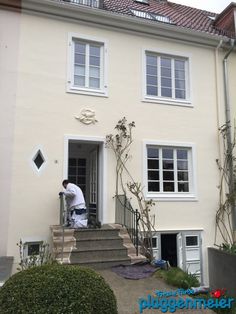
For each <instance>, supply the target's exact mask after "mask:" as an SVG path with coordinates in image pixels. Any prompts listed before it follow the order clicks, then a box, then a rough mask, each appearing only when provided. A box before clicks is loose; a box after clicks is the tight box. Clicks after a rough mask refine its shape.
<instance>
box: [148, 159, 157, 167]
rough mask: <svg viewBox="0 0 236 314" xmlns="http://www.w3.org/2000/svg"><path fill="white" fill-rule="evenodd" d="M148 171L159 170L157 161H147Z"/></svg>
mask: <svg viewBox="0 0 236 314" xmlns="http://www.w3.org/2000/svg"><path fill="white" fill-rule="evenodd" d="M148 169H159V160H152V159H148Z"/></svg>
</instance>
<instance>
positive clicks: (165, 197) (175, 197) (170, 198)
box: [146, 193, 198, 202]
mask: <svg viewBox="0 0 236 314" xmlns="http://www.w3.org/2000/svg"><path fill="white" fill-rule="evenodd" d="M146 199H152V200H153V201H164V202H176V201H180V202H196V201H198V199H197V196H196V195H194V194H184V195H183V194H181V195H179V194H168V193H166V194H156V193H147V194H146Z"/></svg>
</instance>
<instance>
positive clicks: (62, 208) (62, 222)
mask: <svg viewBox="0 0 236 314" xmlns="http://www.w3.org/2000/svg"><path fill="white" fill-rule="evenodd" d="M66 214H67V212H66V210H65V199H64V195H63V194H61V195H60V226H61V228H62V248H61V263H63V258H64V243H65V225H66V220H67V217H66V216H67V215H66Z"/></svg>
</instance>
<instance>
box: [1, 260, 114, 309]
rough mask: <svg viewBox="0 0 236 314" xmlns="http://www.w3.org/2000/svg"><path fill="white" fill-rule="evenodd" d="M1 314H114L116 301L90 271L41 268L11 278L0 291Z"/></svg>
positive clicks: (110, 292) (58, 266)
mask: <svg viewBox="0 0 236 314" xmlns="http://www.w3.org/2000/svg"><path fill="white" fill-rule="evenodd" d="M0 312H1V314H13V313H14V314H15V313H22V314H23V313H24V314H29V313H30V314H32V313H34V314H46V313H50V314H117V304H116V298H115V296H114V293H113V291H112V290H111V288H110V287H109V285H108V284H107V283H106V282H105V280H104V279H103V277H101V276H100V275H99V274H97V273H96V272H95V271H93V270H92V269H89V268H84V267H79V266H71V265H43V266H35V267H33V268H29V269H27V270H23V271H21V272H19V273H17V274H15V275H13V276H12V277H11V278H10V279H9V280H8V281H7V282H6V283H5V284H4V286H3V287H2V288H1V290H0Z"/></svg>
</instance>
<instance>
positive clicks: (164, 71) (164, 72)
mask: <svg viewBox="0 0 236 314" xmlns="http://www.w3.org/2000/svg"><path fill="white" fill-rule="evenodd" d="M161 76H164V77H171V69H168V68H161Z"/></svg>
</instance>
